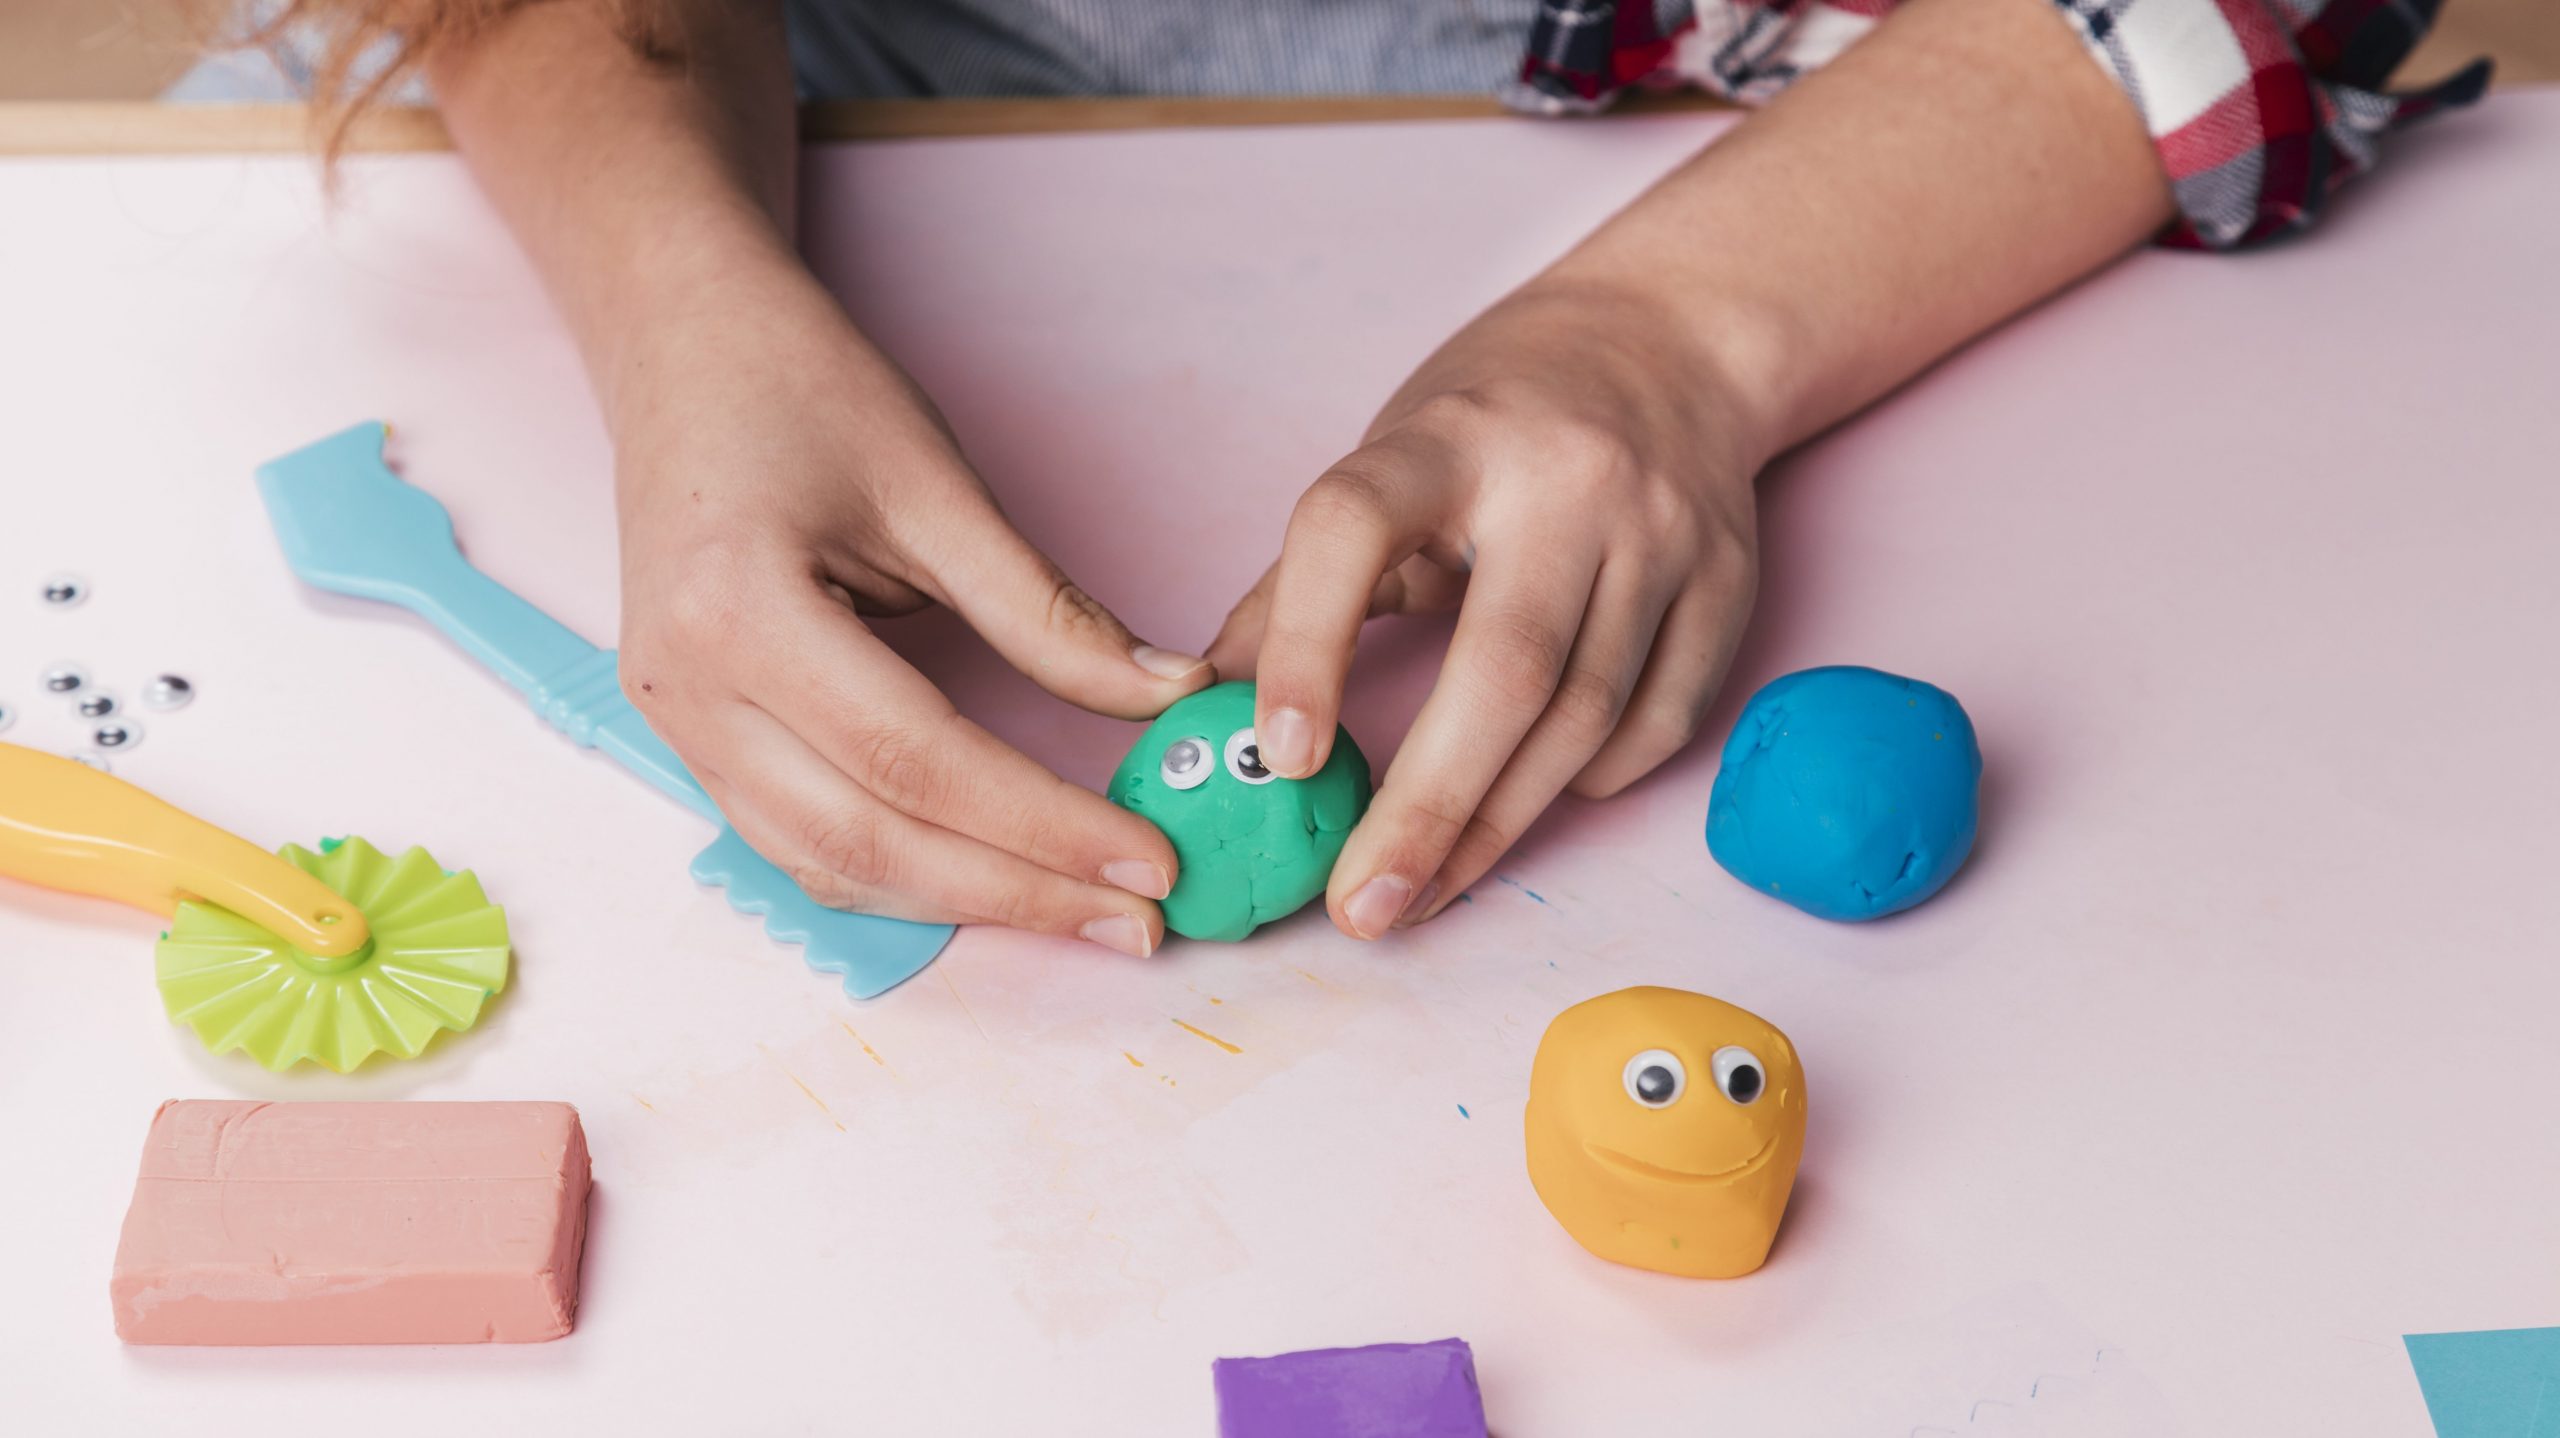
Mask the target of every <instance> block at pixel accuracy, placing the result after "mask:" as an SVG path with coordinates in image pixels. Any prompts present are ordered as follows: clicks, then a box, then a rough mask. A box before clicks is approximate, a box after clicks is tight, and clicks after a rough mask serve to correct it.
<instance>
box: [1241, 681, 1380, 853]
mask: <svg viewBox="0 0 2560 1438" xmlns="http://www.w3.org/2000/svg"><path fill="white" fill-rule="evenodd" d="M1253 737H1254V743H1255V745H1256V746H1257V747H1259V748H1260V749H1261V750H1262V765H1263V767H1264V768H1266V769H1269V770H1270V771H1271V772H1272V773H1274V774H1279V775H1282V776H1284V777H1286V778H1292V779H1296V778H1303V777H1305V775H1306V772H1307V770H1308V769H1309V768H1310V767H1312V765H1313V763H1314V760H1315V756H1316V731H1315V729H1314V727H1313V726H1311V725H1309V724H1308V723H1307V716H1306V714H1305V713H1304V712H1302V711H1300V710H1296V709H1275V710H1273V711H1271V718H1270V720H1269V722H1267V723H1265V724H1264V725H1263V726H1262V727H1261V728H1260V729H1257V730H1255V731H1254V736H1253ZM1370 882H1371V883H1373V884H1374V883H1376V882H1377V881H1376V880H1374V879H1373V880H1371V881H1370ZM1397 882H1398V883H1402V882H1403V881H1402V880H1401V879H1399V880H1397ZM1364 892H1365V891H1364Z"/></svg>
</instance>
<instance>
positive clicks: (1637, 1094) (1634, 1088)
mask: <svg viewBox="0 0 2560 1438" xmlns="http://www.w3.org/2000/svg"><path fill="white" fill-rule="evenodd" d="M1624 1077H1625V1080H1626V1085H1627V1097H1629V1098H1631V1099H1634V1100H1635V1101H1636V1102H1638V1103H1640V1104H1643V1105H1644V1106H1645V1107H1646V1108H1669V1107H1671V1106H1672V1105H1673V1104H1675V1103H1678V1102H1679V1101H1680V1094H1681V1091H1682V1090H1684V1089H1686V1088H1688V1087H1689V1071H1688V1070H1687V1069H1685V1068H1682V1067H1681V1066H1680V1056H1679V1055H1678V1054H1675V1053H1672V1052H1671V1051H1670V1050H1668V1049H1646V1050H1645V1051H1644V1052H1643V1053H1640V1054H1638V1055H1636V1056H1635V1057H1634V1058H1631V1059H1629V1060H1627V1070H1626V1073H1625V1075H1624Z"/></svg>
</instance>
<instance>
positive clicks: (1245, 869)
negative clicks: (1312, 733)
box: [1105, 683, 1369, 942]
mask: <svg viewBox="0 0 2560 1438" xmlns="http://www.w3.org/2000/svg"><path fill="white" fill-rule="evenodd" d="M1257 776H1258V777H1257ZM1105 792H1106V793H1107V794H1108V795H1109V797H1110V799H1111V802H1112V803H1114V804H1117V805H1119V806H1120V807H1121V808H1123V809H1126V810H1128V811H1129V812H1131V813H1133V814H1140V815H1144V816H1145V817H1146V818H1147V819H1148V820H1149V821H1150V822H1152V823H1153V824H1154V825H1155V826H1156V827H1157V828H1159V829H1162V830H1164V836H1165V837H1166V838H1168V839H1171V840H1172V841H1173V853H1174V857H1175V858H1177V859H1179V860H1180V861H1181V862H1182V874H1181V877H1180V878H1179V879H1177V880H1176V881H1175V882H1174V886H1173V893H1172V894H1170V895H1169V896H1167V897H1166V899H1165V901H1164V926H1165V927H1166V928H1168V929H1171V930H1173V931H1174V932H1175V933H1177V934H1181V935H1183V936H1184V937H1185V938H1193V939H1218V940H1222V941H1228V942H1232V941H1234V940H1236V939H1241V938H1243V937H1244V936H1245V935H1247V934H1250V933H1252V932H1253V931H1254V930H1255V929H1258V928H1260V927H1261V926H1263V925H1264V924H1267V923H1270V922H1271V921H1272V920H1274V919H1285V918H1287V917H1288V916H1289V915H1291V914H1294V913H1296V912H1297V911H1298V910H1300V909H1302V908H1304V907H1306V903H1307V901H1308V900H1309V899H1312V898H1314V897H1316V896H1317V895H1318V894H1321V893H1323V892H1324V883H1325V879H1326V878H1327V877H1329V876H1330V875H1331V874H1332V873H1333V861H1334V860H1335V859H1336V858H1338V857H1340V855H1341V853H1342V841H1343V840H1344V839H1346V838H1348V837H1350V834H1351V826H1352V825H1354V824H1356V823H1358V822H1360V816H1361V814H1363V813H1364V812H1366V811H1367V810H1368V807H1369V761H1368V760H1367V759H1364V758H1362V757H1361V755H1360V746H1359V745H1357V744H1354V743H1352V742H1351V735H1350V734H1349V732H1347V731H1345V730H1343V729H1340V728H1337V729H1335V730H1334V732H1333V753H1332V754H1331V755H1330V756H1328V757H1327V758H1326V759H1325V761H1324V767H1323V768H1321V769H1318V770H1317V771H1316V772H1315V774H1314V776H1313V777H1311V778H1306V779H1283V778H1281V777H1279V776H1278V775H1276V774H1273V773H1271V772H1270V771H1269V770H1267V769H1265V768H1263V767H1262V762H1261V756H1260V755H1259V754H1258V753H1256V752H1255V750H1254V744H1253V686H1252V685H1250V684H1244V683H1235V684H1220V685H1216V686H1214V687H1212V688H1208V689H1203V690H1201V691H1200V692H1199V693H1197V694H1194V695H1192V696H1191V697H1190V698H1188V699H1185V700H1183V701H1182V702H1181V703H1178V704H1176V705H1174V706H1173V707H1172V708H1170V709H1167V710H1166V711H1164V713H1163V714H1161V715H1159V716H1157V718H1156V722H1154V723H1153V724H1150V725H1148V726H1147V732H1146V733H1145V734H1144V735H1142V736H1140V737H1139V739H1138V747H1136V748H1135V749H1132V750H1130V751H1129V757H1128V758H1126V759H1123V760H1121V761H1120V770H1119V772H1118V773H1116V774H1113V775H1112V776H1111V787H1110V789H1108V790H1107V791H1105Z"/></svg>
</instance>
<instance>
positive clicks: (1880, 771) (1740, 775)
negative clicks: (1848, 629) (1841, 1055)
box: [1707, 665, 1982, 923]
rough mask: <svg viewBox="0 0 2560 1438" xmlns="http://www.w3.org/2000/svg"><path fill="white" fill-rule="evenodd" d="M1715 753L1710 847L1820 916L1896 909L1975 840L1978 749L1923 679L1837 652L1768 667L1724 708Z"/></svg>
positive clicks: (1940, 881) (1856, 916)
mask: <svg viewBox="0 0 2560 1438" xmlns="http://www.w3.org/2000/svg"><path fill="white" fill-rule="evenodd" d="M1723 765H1724V766H1723V768H1721V769H1719V770H1718V771H1717V772H1716V784H1715V790H1714V792H1713V794H1712V795H1711V796H1710V797H1709V798H1708V800H1707V851H1708V852H1709V853H1711V854H1713V855H1715V858H1716V862H1717V863H1719V864H1722V865H1724V867H1725V870H1726V872H1728V873H1730V874H1732V875H1733V876H1734V877H1735V878H1737V879H1740V880H1741V881H1742V882H1744V883H1746V884H1749V885H1750V886H1751V887H1753V888H1755V889H1758V890H1759V891H1760V892H1762V893H1764V894H1771V895H1775V896H1776V897H1778V898H1781V899H1784V900H1786V901H1787V902H1788V903H1790V904H1793V905H1795V906H1796V907H1797V908H1799V909H1802V910H1804V911H1805V912H1806V913H1808V914H1812V915H1814V916H1815V917H1817V918H1824V919H1837V920H1840V921H1842V922H1846V923H1855V922H1857V921H1859V920H1862V919H1880V918H1882V917H1884V916H1885V915H1887V914H1892V913H1899V912H1901V911H1902V910H1904V909H1907V908H1910V907H1911V906H1912V905H1914V904H1916V903H1919V902H1920V901H1921V900H1923V899H1925V898H1928V897H1929V896H1930V895H1931V894H1934V893H1936V892H1938V890H1939V889H1941V888H1943V887H1945V886H1946V882H1947V881H1948V880H1949V879H1952V878H1954V877H1955V874H1956V870H1958V869H1960V868H1962V867H1964V861H1965V857H1966V856H1967V855H1968V854H1971V853H1972V852H1973V835H1974V829H1975V827H1976V824H1977V822H1978V820H1979V809H1978V791H1979V789H1980V787H1981V781H1982V750H1981V748H1980V746H1978V745H1977V744H1976V743H1975V742H1974V737H1973V721H1972V720H1971V719H1968V718H1966V717H1965V712H1964V706H1963V705H1961V704H1958V703H1957V702H1956V699H1955V696H1954V695H1952V694H1949V693H1948V692H1947V691H1945V690H1944V689H1941V688H1939V687H1937V686H1936V685H1934V684H1924V683H1922V682H1920V681H1919V680H1917V679H1905V678H1903V677H1901V676H1900V675H1897V674H1887V673H1885V672H1883V671H1882V670H1877V669H1861V668H1856V667H1854V666H1848V665H1837V666H1832V667H1829V668H1824V669H1807V670H1803V671H1801V672H1799V673H1795V674H1789V675H1786V676H1784V677H1783V678H1778V679H1773V680H1771V681H1769V683H1768V684H1767V685H1766V686H1764V687H1763V688H1762V689H1761V690H1760V692H1759V693H1757V694H1754V695H1752V696H1751V702H1750V703H1749V704H1746V705H1744V706H1743V709H1742V717H1741V718H1740V719H1737V720H1735V721H1734V725H1733V734H1732V736H1731V737H1729V738H1727V739H1726V740H1725V741H1724V761H1723Z"/></svg>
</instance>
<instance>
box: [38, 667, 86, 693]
mask: <svg viewBox="0 0 2560 1438" xmlns="http://www.w3.org/2000/svg"><path fill="white" fill-rule="evenodd" d="M36 682H37V683H39V684H41V685H43V686H44V692H46V693H47V694H77V693H79V692H80V691H81V690H83V689H86V688H88V687H89V671H88V670H86V669H83V668H81V667H80V666H79V665H77V664H55V665H50V666H48V667H47V668H46V669H45V671H44V673H42V674H40V675H38V676H36Z"/></svg>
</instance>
